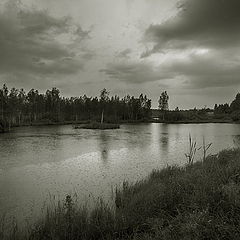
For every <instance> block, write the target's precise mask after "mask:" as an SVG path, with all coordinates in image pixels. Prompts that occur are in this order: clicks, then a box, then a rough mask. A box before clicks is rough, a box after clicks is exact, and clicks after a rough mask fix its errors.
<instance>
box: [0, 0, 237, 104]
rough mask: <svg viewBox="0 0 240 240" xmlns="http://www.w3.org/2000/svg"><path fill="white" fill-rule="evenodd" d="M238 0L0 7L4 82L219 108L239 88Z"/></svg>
mask: <svg viewBox="0 0 240 240" xmlns="http://www.w3.org/2000/svg"><path fill="white" fill-rule="evenodd" d="M239 13H240V1H239V0H183V1H177V0H21V1H19V0H1V2H0V84H1V85H2V84H3V83H6V84H7V85H8V86H9V87H17V88H21V87H23V88H24V89H26V90H27V91H28V90H29V89H30V88H36V89H39V90H40V92H45V91H46V89H50V88H52V87H57V88H59V89H60V90H61V94H62V95H64V96H79V95H83V94H87V95H90V96H96V95H99V91H100V90H101V89H102V88H104V87H105V88H107V89H108V90H109V91H110V93H111V95H114V94H118V95H120V96H124V95H125V94H131V95H135V96H138V95H139V94H140V93H141V92H143V93H146V94H147V95H148V97H149V98H151V99H152V101H153V107H157V100H158V98H159V95H160V93H161V92H162V91H164V90H167V91H168V93H169V95H170V107H171V108H175V107H176V106H178V107H179V108H181V109H182V108H193V107H195V106H196V107H204V106H205V105H207V106H209V107H213V105H214V103H225V102H231V100H232V99H233V98H234V97H235V95H236V93H237V92H238V91H240V14H239Z"/></svg>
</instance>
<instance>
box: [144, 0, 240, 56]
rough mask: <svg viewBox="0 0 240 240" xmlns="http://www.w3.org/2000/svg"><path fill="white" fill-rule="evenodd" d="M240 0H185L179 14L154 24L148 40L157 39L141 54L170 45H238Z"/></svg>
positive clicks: (153, 51) (148, 33) (149, 30)
mask: <svg viewBox="0 0 240 240" xmlns="http://www.w3.org/2000/svg"><path fill="white" fill-rule="evenodd" d="M239 11H240V1H239V0H185V1H182V5H181V7H180V10H179V13H178V14H177V16H175V17H172V18H171V19H169V20H167V21H165V22H163V23H162V24H156V25H151V26H149V28H148V29H147V30H146V32H145V41H147V42H152V43H154V47H153V48H152V50H151V51H148V52H145V53H143V55H142V57H146V56H149V55H151V54H152V53H155V52H159V51H166V50H168V49H186V48H189V47H209V48H223V47H234V46H238V45H239V40H240V14H239Z"/></svg>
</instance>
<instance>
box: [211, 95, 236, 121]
mask: <svg viewBox="0 0 240 240" xmlns="http://www.w3.org/2000/svg"><path fill="white" fill-rule="evenodd" d="M214 114H215V115H218V116H220V117H221V116H226V115H229V116H231V118H232V120H234V121H240V93H238V94H237V95H236V97H235V99H234V100H233V101H232V102H231V104H230V105H229V104H228V103H225V104H219V105H217V104H215V106H214Z"/></svg>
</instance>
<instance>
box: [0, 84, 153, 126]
mask: <svg viewBox="0 0 240 240" xmlns="http://www.w3.org/2000/svg"><path fill="white" fill-rule="evenodd" d="M0 108H1V109H0V119H1V122H5V123H8V124H11V125H22V124H31V123H33V122H44V121H46V122H64V121H81V120H95V121H100V120H101V118H102V117H103V112H104V120H105V121H107V122H118V121H138V120H144V119H148V118H149V117H150V116H151V100H150V99H148V98H147V96H146V95H143V94H141V95H140V96H139V97H138V98H136V97H134V96H130V95H127V96H125V97H123V98H120V97H119V96H117V95H115V96H112V97H110V96H109V92H108V91H107V90H106V89H103V90H102V91H101V93H100V96H99V97H88V96H86V95H83V96H79V97H63V96H61V95H60V91H59V89H57V88H52V89H51V90H47V91H46V92H45V93H39V91H38V90H36V89H31V90H30V91H29V92H28V93H26V92H25V90H24V89H17V88H11V89H8V87H7V86H6V84H4V85H3V87H2V88H1V89H0Z"/></svg>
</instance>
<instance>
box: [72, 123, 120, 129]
mask: <svg viewBox="0 0 240 240" xmlns="http://www.w3.org/2000/svg"><path fill="white" fill-rule="evenodd" d="M73 128H74V129H101V130H106V129H119V128H120V125H119V124H115V123H100V122H90V123H86V124H79V125H75V126H73Z"/></svg>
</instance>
